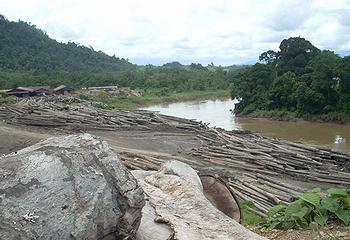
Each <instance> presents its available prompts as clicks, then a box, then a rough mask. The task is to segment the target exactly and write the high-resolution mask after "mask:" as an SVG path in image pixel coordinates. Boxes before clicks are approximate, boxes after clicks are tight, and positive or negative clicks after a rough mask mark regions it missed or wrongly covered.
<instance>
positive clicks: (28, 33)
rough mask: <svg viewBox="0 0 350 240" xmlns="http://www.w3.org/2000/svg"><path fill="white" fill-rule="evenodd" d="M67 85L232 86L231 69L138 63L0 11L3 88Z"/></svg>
mask: <svg viewBox="0 0 350 240" xmlns="http://www.w3.org/2000/svg"><path fill="white" fill-rule="evenodd" d="M62 83H63V84H66V85H69V86H71V87H75V88H80V87H89V86H102V85H119V86H124V87H131V88H142V89H157V91H159V92H160V94H164V93H167V92H171V91H180V92H181V91H191V90H216V89H227V88H228V86H229V73H228V71H227V70H226V69H225V70H224V68H222V67H213V66H208V67H204V66H202V65H201V64H191V65H181V64H180V63H178V62H173V63H168V64H164V65H163V66H153V65H146V66H137V65H135V64H132V63H129V62H128V60H125V59H123V58H118V57H115V56H109V55H107V54H105V53H103V52H101V51H99V52H97V51H95V50H94V49H93V48H92V47H90V48H89V47H85V46H81V45H79V44H76V43H74V42H69V43H60V42H57V41H56V40H54V39H51V38H50V37H49V36H48V35H47V34H46V33H45V32H44V31H43V30H40V29H38V28H37V27H36V26H35V25H32V24H29V23H26V22H23V21H18V22H12V21H8V20H7V19H6V18H5V17H4V16H2V15H0V89H4V88H12V87H15V86H35V85H51V86H56V85H59V84H62Z"/></svg>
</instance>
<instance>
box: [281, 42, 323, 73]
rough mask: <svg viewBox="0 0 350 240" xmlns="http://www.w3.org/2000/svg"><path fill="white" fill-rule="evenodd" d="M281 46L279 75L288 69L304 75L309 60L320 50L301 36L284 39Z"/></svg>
mask: <svg viewBox="0 0 350 240" xmlns="http://www.w3.org/2000/svg"><path fill="white" fill-rule="evenodd" d="M279 48H280V51H279V52H278V61H277V70H278V73H279V75H282V74H283V73H286V72H288V71H291V72H294V73H296V74H297V75H302V74H303V73H304V68H305V67H306V65H307V64H308V62H309V61H310V60H311V59H312V58H313V57H314V56H316V55H317V54H318V53H319V52H320V50H319V49H318V48H316V47H315V46H313V45H312V44H311V43H310V42H309V41H307V40H305V39H304V38H301V37H295V38H288V39H284V40H283V41H282V42H281V44H280V47H279Z"/></svg>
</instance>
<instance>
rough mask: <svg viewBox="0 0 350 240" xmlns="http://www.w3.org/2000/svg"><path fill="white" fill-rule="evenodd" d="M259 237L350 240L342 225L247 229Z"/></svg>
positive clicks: (346, 229)
mask: <svg viewBox="0 0 350 240" xmlns="http://www.w3.org/2000/svg"><path fill="white" fill-rule="evenodd" d="M248 228H249V229H250V230H252V231H254V232H256V233H258V234H259V235H261V236H264V237H267V238H268V239H274V240H338V239H344V240H349V239H350V229H349V227H347V226H342V225H329V226H326V227H323V228H320V229H316V230H313V231H312V230H277V229H272V230H266V229H258V228H256V227H248Z"/></svg>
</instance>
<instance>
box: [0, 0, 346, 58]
mask: <svg viewBox="0 0 350 240" xmlns="http://www.w3.org/2000/svg"><path fill="white" fill-rule="evenodd" d="M0 6H1V11H2V12H1V14H4V15H5V16H6V17H7V18H8V19H10V20H15V21H16V20H18V19H21V20H23V21H27V22H31V23H33V24H35V25H37V26H38V27H39V28H41V29H43V30H45V31H46V32H47V33H48V34H49V36H51V37H52V38H54V39H57V40H58V41H62V42H68V41H74V42H77V43H79V44H83V45H86V46H89V45H91V46H92V47H93V48H94V49H96V50H102V51H104V52H106V53H107V54H110V55H113V54H115V55H117V56H119V57H123V58H129V59H130V60H131V61H133V62H136V63H139V64H148V63H151V64H163V63H165V62H170V61H180V62H183V63H191V62H200V63H202V64H205V65H206V64H208V63H211V62H214V63H215V64H218V65H219V64H221V65H231V64H239V63H247V62H254V61H256V60H257V59H258V56H259V55H260V53H261V52H263V51H266V50H268V49H273V50H278V46H279V43H280V42H281V41H282V40H283V39H284V38H288V37H292V36H302V37H305V38H307V39H309V40H310V41H311V42H312V43H313V44H314V45H315V46H317V47H320V48H328V49H331V50H334V51H336V52H337V51H339V52H342V53H344V52H349V51H350V44H349V41H348V39H350V21H349V20H348V16H349V15H350V3H349V1H348V0H333V1H328V0H314V1H312V0H284V1H280V0H271V1H263V0H246V1H243V0H242V1H239V0H216V1H210V0H177V1H163V0H148V1H142V0H128V1H121V0H99V1H94V0H60V1H47V0H27V1H22V0H0Z"/></svg>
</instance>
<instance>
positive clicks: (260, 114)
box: [236, 110, 350, 124]
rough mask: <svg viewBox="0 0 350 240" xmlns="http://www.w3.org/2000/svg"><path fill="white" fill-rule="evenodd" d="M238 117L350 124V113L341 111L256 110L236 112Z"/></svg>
mask: <svg viewBox="0 0 350 240" xmlns="http://www.w3.org/2000/svg"><path fill="white" fill-rule="evenodd" d="M236 116H237V117H248V118H266V119H271V120H277V121H293V122H295V121H300V120H303V121H309V122H327V123H337V124H350V115H347V114H345V113H339V112H331V113H328V114H320V115H315V114H299V113H296V112H289V111H282V110H272V111H261V110H259V111H254V112H251V113H240V114H236Z"/></svg>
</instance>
